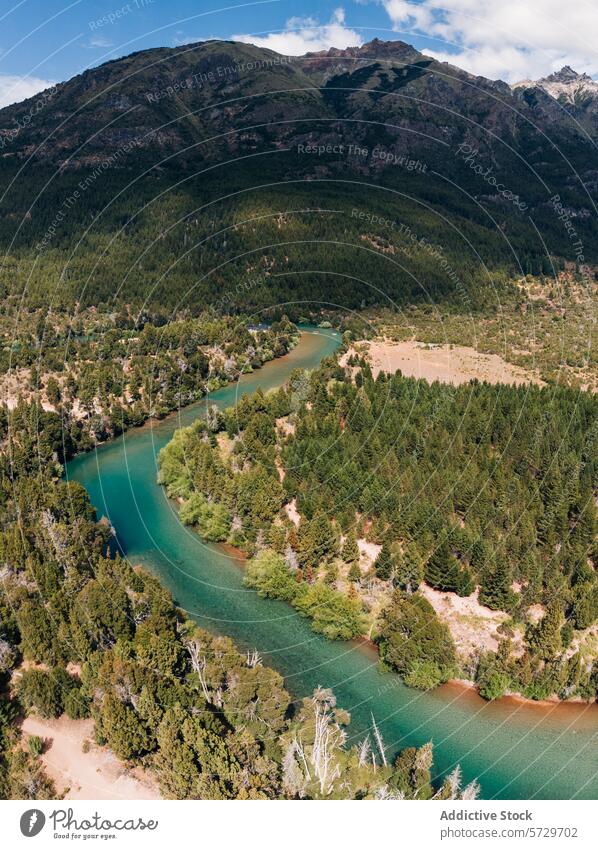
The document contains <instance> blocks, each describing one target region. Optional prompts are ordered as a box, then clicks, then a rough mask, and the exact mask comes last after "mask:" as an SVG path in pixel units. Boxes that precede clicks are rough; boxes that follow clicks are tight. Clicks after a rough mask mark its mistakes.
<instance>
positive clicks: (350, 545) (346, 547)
mask: <svg viewBox="0 0 598 849" xmlns="http://www.w3.org/2000/svg"><path fill="white" fill-rule="evenodd" d="M341 557H342V558H343V560H344V561H345V563H355V562H356V561H358V560H359V546H358V545H357V537H356V536H355V533H354V532H353V531H351V532H350V533H348V534H347V538H346V539H345V541H344V543H343V550H342V553H341Z"/></svg>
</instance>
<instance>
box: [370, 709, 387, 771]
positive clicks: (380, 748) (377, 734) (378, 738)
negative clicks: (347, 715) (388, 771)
mask: <svg viewBox="0 0 598 849" xmlns="http://www.w3.org/2000/svg"><path fill="white" fill-rule="evenodd" d="M372 728H373V730H374V739H375V740H376V744H377V746H378V751H379V752H380V757H381V758H382V763H383V764H384V766H388V762H387V760H386V755H385V754H384V741H383V739H382V735H381V734H380V730H379V728H378V726H377V725H376V720H375V719H374V714H372Z"/></svg>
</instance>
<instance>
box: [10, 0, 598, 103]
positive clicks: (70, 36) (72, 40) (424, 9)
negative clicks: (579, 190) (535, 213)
mask: <svg viewBox="0 0 598 849" xmlns="http://www.w3.org/2000/svg"><path fill="white" fill-rule="evenodd" d="M209 38H223V39H234V40H237V41H248V42H251V43H253V44H257V45H260V46H264V47H270V48H272V49H273V50H276V51H278V52H280V53H285V54H287V55H301V54H303V53H305V52H307V51H309V50H324V49H326V48H328V47H348V46H354V45H360V44H363V43H364V42H366V41H370V40H371V39H372V38H381V39H385V40H396V39H398V40H401V41H406V42H408V43H409V44H413V45H414V46H415V47H416V48H417V49H418V50H421V51H422V52H424V53H427V54H428V55H432V56H434V57H436V58H437V59H440V60H442V61H449V62H452V63H453V64H455V65H459V66H460V67H462V68H464V69H465V70H467V71H469V72H470V73H473V74H480V75H483V76H486V77H490V78H492V79H503V80H506V81H507V82H516V81H518V80H522V79H538V78H539V77H542V76H545V75H546V74H549V73H551V72H552V71H555V70H559V69H560V68H561V67H562V66H563V65H570V66H571V67H572V68H574V69H575V70H576V71H579V72H585V73H588V74H590V75H591V76H593V77H598V47H596V45H598V9H597V7H596V0H568V2H563V0H445V2H443V1H442V0H333V1H332V2H328V0H319V1H318V2H317V0H301V2H298V0H253V2H237V1H236V0H2V2H1V3H0V106H6V105H8V104H9V103H14V102H16V101H19V100H23V99H24V98H26V97H30V96H32V95H33V94H35V93H37V92H38V91H41V90H42V89H44V88H47V87H48V86H49V85H51V84H52V83H54V82H62V81H64V80H67V79H70V78H71V77H73V76H75V75H76V74H78V73H80V72H81V71H83V70H85V69H87V68H90V67H93V66H96V65H99V64H101V63H102V62H106V61H108V60H109V59H115V58H117V57H120V56H126V55H127V54H129V53H133V52H135V51H137V50H144V49H146V48H149V47H174V46H176V45H179V44H186V43H190V42H195V41H202V40H205V39H209Z"/></svg>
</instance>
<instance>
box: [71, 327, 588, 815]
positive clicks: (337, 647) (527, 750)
mask: <svg viewBox="0 0 598 849" xmlns="http://www.w3.org/2000/svg"><path fill="white" fill-rule="evenodd" d="M339 344H340V338H339V335H338V334H332V333H325V332H323V331H321V330H320V331H318V332H317V333H314V334H312V333H309V334H305V335H304V336H302V342H301V344H299V345H298V346H297V347H296V348H295V349H294V350H293V351H292V352H291V354H289V355H287V356H286V357H285V358H282V359H280V360H276V361H274V362H270V363H267V364H266V365H265V366H264V368H263V369H261V370H260V372H259V373H256V374H255V375H247V376H243V377H242V378H241V379H240V380H239V382H238V384H236V385H235V386H232V387H228V388H226V389H224V390H220V391H219V392H218V393H215V394H213V395H212V396H211V397H210V399H209V400H210V403H215V404H217V405H218V406H219V407H220V408H221V409H222V408H224V407H227V406H231V405H233V404H234V403H235V402H236V401H237V400H238V399H239V398H240V397H241V396H242V395H245V394H251V393H253V392H255V390H256V389H257V388H258V387H261V388H262V389H263V390H264V391H265V392H267V391H268V390H269V389H272V388H276V387H278V386H280V385H281V384H282V383H284V382H285V381H286V380H287V379H288V377H289V376H290V374H291V372H292V371H293V370H294V369H295V368H299V369H305V370H310V369H313V368H315V367H317V365H318V363H319V362H320V361H321V359H322V358H323V357H328V356H331V355H332V354H333V353H334V351H335V350H337V349H338V346H339ZM203 408H204V405H203V404H201V405H194V406H193V407H192V408H188V409H186V410H181V411H180V414H177V415H176V416H174V417H173V416H171V417H170V419H169V420H163V421H160V422H153V423H152V424H151V426H148V427H145V428H142V429H138V430H136V431H135V432H130V433H129V434H127V435H126V436H125V437H120V438H118V439H115V440H112V441H111V442H110V443H107V444H105V445H103V446H101V447H100V448H98V450H97V451H95V452H93V453H91V454H85V455H80V456H79V457H77V458H76V459H74V460H72V461H71V462H70V463H69V464H68V465H67V469H66V473H67V477H68V479H70V480H77V481H79V482H80V483H82V484H83V485H84V486H85V487H86V488H87V490H88V491H89V493H90V497H91V500H92V503H93V504H94V505H95V507H96V509H97V511H98V515H102V514H104V515H106V516H107V517H108V518H109V520H110V522H111V524H112V525H113V527H114V528H115V529H116V541H117V544H118V546H119V549H120V550H121V552H122V553H123V554H124V556H126V557H127V559H128V560H129V562H131V563H132V564H141V565H142V566H143V567H144V568H146V569H149V570H150V571H151V572H152V574H154V575H155V576H156V577H157V578H158V579H159V580H160V582H161V583H162V584H163V585H164V586H165V587H166V588H167V589H168V590H169V592H170V593H171V594H172V596H173V598H174V599H175V601H176V604H177V605H178V606H179V607H181V608H182V609H184V610H186V611H187V612H188V613H189V616H190V617H191V618H192V619H193V620H194V621H195V622H197V623H198V624H199V625H200V626H201V627H203V628H206V629H208V630H209V631H211V632H212V633H216V634H221V635H228V636H230V638H231V639H233V640H234V641H235V643H236V644H237V645H238V646H239V647H240V649H241V650H243V651H245V650H248V651H253V650H254V649H257V651H258V652H259V654H260V656H261V657H262V659H263V662H264V664H265V665H270V666H272V667H274V668H275V669H276V670H278V671H279V672H280V674H281V675H283V676H284V678H285V683H286V686H287V688H288V689H289V691H290V692H292V693H293V695H294V697H295V698H296V699H297V703H298V704H300V700H301V699H302V698H303V697H305V696H307V695H309V694H310V693H312V692H313V690H314V689H315V688H316V687H318V686H320V687H330V688H332V689H333V690H334V693H335V695H336V697H337V703H338V704H339V705H340V706H342V707H343V708H344V709H346V710H347V711H348V712H349V713H350V714H351V717H352V721H351V731H350V739H349V744H351V743H354V742H359V741H361V740H362V739H363V737H364V736H365V735H367V734H368V733H371V723H372V715H373V716H374V718H375V721H376V725H377V727H378V728H379V729H380V732H381V733H382V735H383V738H384V742H385V745H386V749H387V753H388V756H389V758H390V757H391V756H392V755H393V754H394V753H396V752H397V751H398V750H399V749H402V748H405V747H408V746H421V745H423V744H425V743H427V742H429V741H430V740H433V741H434V764H435V766H434V778H435V780H441V779H442V777H443V776H445V775H447V774H448V773H449V772H450V771H451V770H452V769H454V767H455V765H456V764H460V765H461V766H462V769H463V775H464V780H465V781H467V782H469V781H471V780H473V779H474V778H479V779H480V781H481V785H482V794H481V797H482V798H485V799H489V798H503V799H528V798H532V797H534V796H535V797H537V798H560V799H567V798H571V797H573V796H575V795H577V797H579V798H597V797H598V786H597V782H596V776H595V758H594V757H593V752H594V748H593V747H594V740H595V738H594V733H595V728H596V724H597V722H598V713H597V709H596V706H595V705H589V706H587V707H585V706H584V707H583V708H581V706H579V705H576V706H573V705H569V704H567V703H559V704H558V705H554V706H553V707H552V709H551V711H550V716H548V715H540V714H538V713H537V707H536V704H534V703H531V708H532V709H531V710H529V711H528V710H525V709H524V707H523V706H521V705H514V704H512V703H511V702H509V701H507V702H505V700H504V699H501V700H500V702H484V701H483V700H482V699H481V698H480V697H479V696H478V695H477V694H476V693H474V692H473V691H472V690H468V691H466V690H459V691H458V692H457V691H454V690H452V689H451V686H449V685H444V686H443V687H440V688H438V689H436V690H433V691H430V692H421V691H416V690H410V689H408V688H407V687H405V686H404V684H403V683H402V681H401V680H400V678H399V677H398V676H397V675H395V674H394V673H387V674H381V672H380V670H379V665H378V658H377V655H376V654H375V653H372V652H370V651H369V650H368V648H367V646H364V645H362V646H361V647H359V646H358V645H356V644H355V643H346V642H343V643H341V642H334V641H330V640H327V639H325V638H324V637H322V636H320V635H318V634H316V633H314V632H313V631H312V630H311V628H310V626H309V623H308V622H307V620H306V619H305V618H304V617H302V616H300V615H299V613H298V612H297V611H295V610H294V609H292V608H291V607H290V606H288V605H286V604H284V603H283V602H277V601H273V600H268V599H261V598H259V596H258V595H257V594H256V593H255V592H254V591H252V590H249V589H248V588H246V587H244V586H243V582H242V572H241V569H240V563H239V562H238V561H237V559H236V558H235V556H234V554H235V553H234V552H231V551H226V550H225V549H222V548H221V547H220V546H216V545H212V544H209V545H206V544H205V543H204V542H203V541H202V540H201V539H200V538H199V537H198V535H197V534H196V533H194V532H192V531H191V529H190V528H185V527H182V526H181V524H180V522H179V519H178V514H177V511H176V506H175V504H173V503H172V502H171V501H169V500H168V499H167V498H166V496H165V493H164V491H163V490H162V488H160V487H159V486H158V485H157V484H156V475H157V463H156V460H157V455H158V453H159V451H160V450H161V448H162V447H163V446H164V445H166V444H167V443H168V441H169V440H170V439H171V437H172V434H173V432H174V430H175V429H176V428H178V427H181V426H185V425H188V424H191V423H192V422H193V421H194V419H195V418H196V417H197V415H198V414H199V413H200V412H201V410H202V409H203ZM498 705H499V706H500V707H498ZM571 708H575V709H576V710H579V709H580V708H581V710H583V712H584V714H583V716H584V719H583V721H582V720H581V718H580V717H579V716H577V718H575V719H574V720H573V721H572V717H571V712H570V710H571ZM590 717H592V721H591V722H590V721H589V718H590Z"/></svg>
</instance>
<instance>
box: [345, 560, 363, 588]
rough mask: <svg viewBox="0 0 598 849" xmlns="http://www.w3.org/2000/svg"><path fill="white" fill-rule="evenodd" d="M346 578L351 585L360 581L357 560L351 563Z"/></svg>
mask: <svg viewBox="0 0 598 849" xmlns="http://www.w3.org/2000/svg"><path fill="white" fill-rule="evenodd" d="M348 578H349V580H350V581H351V582H352V583H357V582H358V581H360V580H361V569H360V568H359V561H358V560H355V561H354V562H353V563H351V568H350V569H349V575H348Z"/></svg>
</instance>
